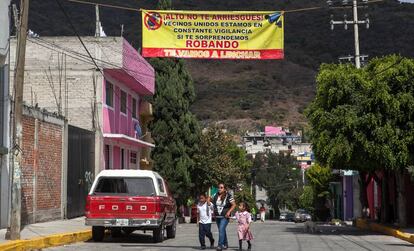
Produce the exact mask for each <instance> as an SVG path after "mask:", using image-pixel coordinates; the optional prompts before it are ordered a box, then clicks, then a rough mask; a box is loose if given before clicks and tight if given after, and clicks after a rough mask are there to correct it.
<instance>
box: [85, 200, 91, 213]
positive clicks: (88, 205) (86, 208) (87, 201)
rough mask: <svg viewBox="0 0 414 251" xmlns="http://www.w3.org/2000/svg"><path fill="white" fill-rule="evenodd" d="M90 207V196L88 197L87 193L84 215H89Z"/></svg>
mask: <svg viewBox="0 0 414 251" xmlns="http://www.w3.org/2000/svg"><path fill="white" fill-rule="evenodd" d="M90 209H91V198H90V196H89V195H88V196H87V197H86V205H85V216H86V217H89V214H90Z"/></svg>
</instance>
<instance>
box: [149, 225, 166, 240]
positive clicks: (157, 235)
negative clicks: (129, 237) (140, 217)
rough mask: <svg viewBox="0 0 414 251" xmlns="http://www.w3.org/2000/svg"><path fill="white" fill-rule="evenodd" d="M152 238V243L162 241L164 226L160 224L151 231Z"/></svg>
mask: <svg viewBox="0 0 414 251" xmlns="http://www.w3.org/2000/svg"><path fill="white" fill-rule="evenodd" d="M152 240H153V241H154V243H158V242H163V241H164V227H163V226H162V225H161V226H160V227H159V228H157V229H154V230H153V231H152Z"/></svg>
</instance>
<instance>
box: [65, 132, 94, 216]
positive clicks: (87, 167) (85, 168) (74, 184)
mask: <svg viewBox="0 0 414 251" xmlns="http://www.w3.org/2000/svg"><path fill="white" fill-rule="evenodd" d="M68 138H69V140H68V141H69V142H68V173H67V177H68V188H67V218H69V219H71V218H75V217H79V216H82V215H84V214H85V203H86V196H87V194H88V192H89V189H90V187H91V185H92V182H93V179H94V175H93V172H94V170H95V167H94V166H95V165H94V163H95V144H94V142H95V136H94V133H93V132H92V131H88V130H84V129H81V128H78V127H74V126H69V135H68Z"/></svg>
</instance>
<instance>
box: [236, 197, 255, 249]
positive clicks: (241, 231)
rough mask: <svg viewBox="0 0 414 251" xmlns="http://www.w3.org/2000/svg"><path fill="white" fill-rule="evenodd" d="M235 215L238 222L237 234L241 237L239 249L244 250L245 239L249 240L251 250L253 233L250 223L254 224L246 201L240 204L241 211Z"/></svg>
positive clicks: (248, 247)
mask: <svg viewBox="0 0 414 251" xmlns="http://www.w3.org/2000/svg"><path fill="white" fill-rule="evenodd" d="M235 216H236V219H237V223H238V226H237V236H238V237H239V251H242V246H243V241H247V245H248V246H247V250H251V249H252V244H251V240H253V234H252V232H251V231H250V225H251V224H252V215H251V214H250V213H249V207H248V206H247V204H246V203H245V202H241V203H240V204H239V211H238V212H237V213H236V215H235Z"/></svg>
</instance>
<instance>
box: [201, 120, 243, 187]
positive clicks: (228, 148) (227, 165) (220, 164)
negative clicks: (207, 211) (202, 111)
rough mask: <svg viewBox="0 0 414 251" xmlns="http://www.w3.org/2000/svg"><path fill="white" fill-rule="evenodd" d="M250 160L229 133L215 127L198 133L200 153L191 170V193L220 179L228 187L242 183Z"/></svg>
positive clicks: (215, 183) (216, 182)
mask: <svg viewBox="0 0 414 251" xmlns="http://www.w3.org/2000/svg"><path fill="white" fill-rule="evenodd" d="M250 167H251V162H250V161H249V160H248V159H247V157H246V152H245V151H244V150H243V149H241V148H240V147H238V146H237V145H236V143H235V142H234V141H233V137H232V136H231V135H230V134H227V133H225V132H223V130H221V129H220V128H219V127H215V126H214V127H211V128H207V129H206V130H205V131H204V133H203V134H202V136H201V141H200V152H199V154H198V155H197V165H196V169H195V170H194V173H193V181H194V185H195V189H194V191H195V192H202V191H206V190H207V189H208V188H209V187H211V186H212V185H217V184H218V183H221V182H223V183H224V184H226V185H227V186H228V187H230V188H233V189H235V188H237V186H238V185H246V182H247V179H248V177H249V175H250Z"/></svg>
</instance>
